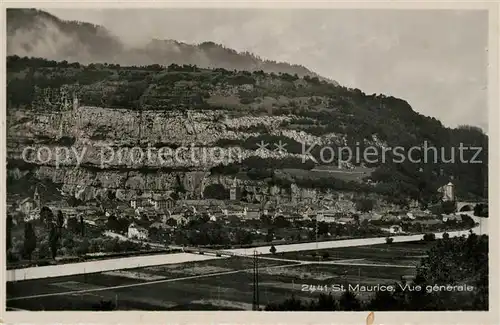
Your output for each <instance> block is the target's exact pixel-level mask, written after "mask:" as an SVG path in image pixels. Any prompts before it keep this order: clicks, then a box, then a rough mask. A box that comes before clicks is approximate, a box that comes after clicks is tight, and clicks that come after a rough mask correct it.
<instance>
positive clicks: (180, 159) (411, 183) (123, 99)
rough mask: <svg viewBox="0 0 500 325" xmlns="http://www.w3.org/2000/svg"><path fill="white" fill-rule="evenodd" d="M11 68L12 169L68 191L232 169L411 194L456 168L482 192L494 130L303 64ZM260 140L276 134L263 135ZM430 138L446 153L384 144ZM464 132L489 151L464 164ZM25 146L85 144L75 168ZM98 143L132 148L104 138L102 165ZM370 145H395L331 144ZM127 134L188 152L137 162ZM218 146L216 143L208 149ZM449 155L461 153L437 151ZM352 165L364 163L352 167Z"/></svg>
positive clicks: (227, 175)
mask: <svg viewBox="0 0 500 325" xmlns="http://www.w3.org/2000/svg"><path fill="white" fill-rule="evenodd" d="M7 72H8V73H7V80H8V87H7V94H8V136H9V139H8V149H9V152H8V157H9V170H10V171H11V173H10V175H11V177H14V176H13V175H17V176H15V177H16V178H17V179H20V177H21V176H19V175H20V172H19V171H28V172H29V174H30V175H35V176H36V177H39V178H48V179H51V181H52V182H54V183H59V184H63V185H64V190H65V191H68V192H75V191H84V190H89V189H91V191H92V193H93V194H92V193H91V194H89V196H90V197H92V196H93V195H98V193H99V191H109V190H110V189H112V190H113V194H114V195H116V196H117V197H121V198H124V197H127V196H130V195H133V193H135V191H143V190H165V191H168V190H175V189H176V188H179V186H181V185H180V183H182V187H184V188H185V189H186V190H187V191H188V192H189V193H190V195H191V196H192V197H197V196H199V195H201V191H202V188H203V187H204V186H206V185H207V184H222V185H223V186H225V187H227V186H229V184H230V182H232V180H233V179H234V178H235V177H236V178H237V179H238V181H239V182H243V183H245V182H246V183H253V184H259V185H261V186H282V187H289V186H290V184H291V183H296V184H297V185H298V186H299V187H301V188H303V189H307V188H315V189H319V190H323V191H338V190H344V191H354V192H365V193H378V195H383V196H385V197H386V198H387V199H388V200H391V201H393V202H396V203H399V204H405V202H408V200H409V199H410V198H412V199H420V200H423V201H425V200H429V199H430V198H431V196H432V195H433V193H435V191H436V189H437V187H438V186H441V185H443V183H446V182H448V181H449V179H450V177H451V176H453V177H454V179H455V180H454V182H455V183H456V184H457V188H458V192H459V195H460V196H462V198H465V197H478V196H484V188H485V185H484V180H485V179H486V177H487V151H486V150H487V136H486V135H484V134H483V133H482V132H481V131H480V130H478V129H476V128H472V127H461V128H458V129H448V128H445V127H443V125H442V124H441V123H440V122H439V121H437V120H436V119H433V118H429V117H425V116H422V115H420V114H418V113H416V112H415V111H413V110H412V108H411V107H410V106H409V105H408V103H407V102H405V101H404V100H401V99H397V98H394V97H386V96H384V95H366V94H364V93H363V92H361V91H360V90H358V89H348V88H345V87H339V86H335V85H332V84H331V83H327V82H324V81H321V80H319V79H318V78H311V77H307V76H306V77H304V78H299V77H297V76H293V75H290V74H286V73H281V74H274V73H273V74H267V73H264V72H262V71H256V72H246V71H243V72H235V71H228V70H225V69H220V68H219V69H214V70H210V69H202V68H199V67H196V66H193V65H183V66H180V65H175V64H172V65H169V66H168V67H163V66H160V65H150V66H142V67H121V66H118V65H109V64H91V65H88V66H85V65H82V64H79V63H68V62H56V61H48V60H44V59H28V58H20V57H17V56H12V57H8V60H7ZM73 96H75V98H78V101H79V104H78V105H73V104H72V100H73ZM261 141H264V143H267V144H268V147H267V148H259V145H258V143H260V142H261ZM280 141H281V143H283V144H286V146H285V147H284V150H282V151H281V152H278V151H276V150H274V149H276V148H275V145H273V144H278V143H280ZM426 141H427V142H428V145H429V146H434V147H436V148H444V149H445V156H444V157H443V156H442V155H441V153H440V152H438V153H437V155H433V154H432V152H431V153H430V154H428V162H427V163H423V162H422V163H414V162H411V161H409V160H408V159H407V160H406V161H399V160H397V158H398V156H397V155H396V154H395V153H394V151H392V152H391V151H390V148H395V147H401V148H402V149H406V150H408V149H410V148H411V147H422V145H423V144H424V142H426ZM460 143H462V145H463V146H469V145H470V146H475V147H478V146H481V147H483V148H484V149H485V150H483V151H482V152H481V154H480V156H479V157H477V158H476V159H481V160H482V161H483V163H479V164H477V163H475V164H471V163H462V162H461V161H460V153H459V152H458V149H455V152H454V153H452V152H451V148H452V147H456V148H458V147H459V145H460ZM28 145H29V146H34V147H40V146H49V147H53V148H55V147H57V146H59V147H64V148H70V147H72V148H73V149H75V150H76V151H77V152H82V151H83V150H85V155H84V157H83V160H82V161H81V164H80V166H79V167H80V168H74V166H75V165H76V163H77V161H76V158H75V157H73V158H72V159H70V160H68V161H67V163H66V165H65V166H59V167H56V166H55V163H56V162H55V161H54V160H53V159H52V160H49V159H47V161H44V162H40V159H38V160H37V159H35V160H36V161H34V162H29V163H27V162H26V161H23V159H22V151H23V149H24V148H26V147H27V146H28ZM103 146H104V147H106V148H113V149H114V150H115V151H116V150H118V149H121V150H125V151H126V153H125V154H124V155H122V156H121V157H120V156H117V155H115V156H113V157H110V156H109V153H110V152H108V151H106V155H107V156H106V157H105V159H104V160H105V164H103V163H102V161H103V158H102V147H103ZM368 146H372V147H373V148H375V149H376V150H379V152H382V149H388V150H389V152H387V153H386V159H385V161H382V160H381V157H379V158H378V159H379V161H376V162H374V161H373V159H372V158H373V156H369V158H366V157H364V156H363V154H361V155H356V154H354V156H353V157H351V159H350V160H349V161H347V157H346V156H345V155H343V154H342V155H340V156H337V155H335V154H334V157H332V156H331V152H335V153H336V152H338V151H336V150H338V149H339V148H351V150H352V152H354V153H356V152H357V151H356V150H360V151H359V152H363V150H364V149H365V148H367V147H368ZM133 147H137V148H142V150H143V151H146V150H147V149H148V148H153V149H154V148H156V149H158V148H169V149H168V150H175V149H178V148H181V151H180V152H179V153H178V156H177V157H173V156H172V154H171V152H170V151H168V150H167V156H169V155H168V153H169V152H170V156H169V157H166V158H165V157H163V156H162V157H158V156H155V157H156V159H146V160H144V159H143V160H142V161H140V162H137V160H136V159H135V158H134V157H136V156H137V155H136V154H134V155H132V156H131V155H130V154H129V153H130V149H131V148H133ZM311 147H313V148H311ZM324 147H328V148H327V150H325V149H322V148H324ZM84 148H85V149H84ZM214 148H217V149H216V150H218V152H219V155H211V154H208V155H207V154H206V151H207V150H208V151H209V152H210V150H215V149H214ZM309 148H311V150H308V149H309ZM106 150H108V149H106ZM127 150H129V151H127ZM193 152H194V153H193ZM203 152H205V154H204V153H203ZM220 152H222V158H221V156H220ZM305 154H308V155H305ZM204 155H205V156H204ZM450 155H452V156H453V157H454V158H455V161H454V162H446V161H443V160H449V158H450ZM474 155H475V152H474V151H473V152H466V153H465V154H464V155H463V157H462V158H463V159H471V158H472V156H474ZM174 156H175V155H174ZM422 156H423V154H422V153H420V154H419V153H418V152H414V153H413V154H412V158H413V159H417V158H418V157H420V158H422ZM131 157H132V158H131ZM193 157H195V158H194V159H193ZM200 157H201V158H200ZM31 158H33V159H34V158H36V157H34V156H33V153H32V155H31ZM174 158H175V159H174ZM393 158H396V159H393ZM434 158H437V161H436V162H434ZM43 160H45V159H43ZM338 166H340V167H342V168H343V169H342V170H340V171H339V170H338V169H337V167H338ZM346 170H355V171H356V170H362V171H363V173H364V174H363V173H361V174H360V175H363V176H362V177H346V174H345V173H344V172H345V171H346ZM373 170H374V171H373ZM371 171H373V173H371ZM21 175H24V174H22V173H21ZM21 178H22V177H21ZM89 191H90V190H89ZM132 192H133V193H132Z"/></svg>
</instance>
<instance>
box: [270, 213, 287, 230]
mask: <svg viewBox="0 0 500 325" xmlns="http://www.w3.org/2000/svg"><path fill="white" fill-rule="evenodd" d="M273 224H274V226H275V227H276V228H286V227H290V221H288V220H287V219H286V218H285V217H284V216H281V215H279V216H277V217H276V218H274V222H273Z"/></svg>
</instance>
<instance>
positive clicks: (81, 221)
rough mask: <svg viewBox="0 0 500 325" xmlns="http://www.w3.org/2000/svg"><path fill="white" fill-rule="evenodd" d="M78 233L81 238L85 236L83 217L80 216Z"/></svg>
mask: <svg viewBox="0 0 500 325" xmlns="http://www.w3.org/2000/svg"><path fill="white" fill-rule="evenodd" d="M80 233H81V235H82V237H83V236H84V235H85V222H84V221H83V216H80Z"/></svg>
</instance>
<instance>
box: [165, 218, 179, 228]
mask: <svg viewBox="0 0 500 325" xmlns="http://www.w3.org/2000/svg"><path fill="white" fill-rule="evenodd" d="M166 223H167V225H168V226H170V227H176V226H177V220H175V219H174V218H168V219H167V221H166Z"/></svg>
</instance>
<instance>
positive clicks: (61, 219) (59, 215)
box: [56, 210, 64, 233]
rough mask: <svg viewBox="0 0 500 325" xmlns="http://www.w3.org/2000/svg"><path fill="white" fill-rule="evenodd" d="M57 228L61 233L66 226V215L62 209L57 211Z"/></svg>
mask: <svg viewBox="0 0 500 325" xmlns="http://www.w3.org/2000/svg"><path fill="white" fill-rule="evenodd" d="M56 224H57V228H58V231H59V233H61V232H62V229H63V226H64V215H63V213H62V211H61V210H59V211H57V220H56Z"/></svg>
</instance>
